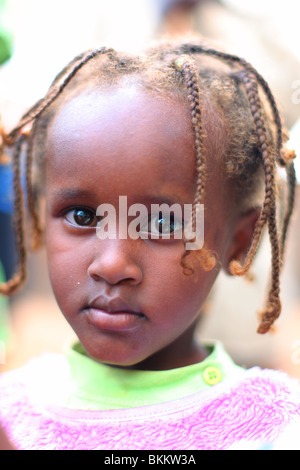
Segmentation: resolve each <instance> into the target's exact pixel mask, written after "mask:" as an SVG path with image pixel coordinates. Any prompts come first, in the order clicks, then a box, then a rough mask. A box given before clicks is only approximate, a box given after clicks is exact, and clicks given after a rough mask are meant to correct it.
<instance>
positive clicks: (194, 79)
mask: <svg viewBox="0 0 300 470" xmlns="http://www.w3.org/2000/svg"><path fill="white" fill-rule="evenodd" d="M175 67H176V68H177V69H178V70H179V71H180V72H181V73H182V76H183V78H184V82H185V85H186V88H187V90H188V101H189V105H190V111H191V123H192V127H193V132H194V138H195V140H194V147H195V153H196V193H195V198H194V201H193V204H192V228H193V230H195V229H196V226H197V225H196V217H197V213H198V211H199V208H200V203H201V201H203V200H204V194H205V180H206V153H205V147H204V140H205V136H204V128H203V122H202V114H201V107H200V96H199V79H198V73H197V68H196V64H195V63H194V61H193V60H192V59H191V57H188V56H182V57H181V58H179V59H178V60H176V61H175ZM186 241H187V240H186ZM189 254H190V251H189V250H185V252H184V254H183V256H182V259H181V264H182V266H183V268H184V272H185V273H186V274H192V273H193V272H194V270H193V268H192V266H189V265H188V263H187V262H186V257H187V256H188V255H189ZM194 254H195V253H194ZM196 256H197V258H198V260H199V261H200V264H201V266H202V268H203V269H204V270H207V271H210V270H211V269H213V268H214V267H215V265H216V258H215V255H214V254H212V253H211V252H210V251H209V250H207V249H206V248H204V247H203V248H202V249H201V250H200V251H197V254H196Z"/></svg>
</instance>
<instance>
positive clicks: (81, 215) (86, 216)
mask: <svg viewBox="0 0 300 470" xmlns="http://www.w3.org/2000/svg"><path fill="white" fill-rule="evenodd" d="M65 219H66V220H67V222H69V223H70V224H71V225H73V226H77V227H78V226H79V227H88V228H90V227H97V224H98V222H99V219H100V218H99V217H97V216H96V214H95V213H94V212H93V211H92V210H91V209H85V208H76V209H72V210H70V211H68V212H67V213H66V214H65Z"/></svg>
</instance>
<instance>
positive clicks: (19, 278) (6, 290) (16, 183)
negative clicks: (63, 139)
mask: <svg viewBox="0 0 300 470" xmlns="http://www.w3.org/2000/svg"><path fill="white" fill-rule="evenodd" d="M25 139H26V136H25V135H24V134H21V135H20V136H19V138H18V140H17V142H16V144H15V148H14V154H13V175H14V176H13V188H14V196H15V199H14V210H15V212H14V217H15V220H14V223H15V232H16V244H17V251H18V257H19V269H18V272H17V273H16V274H15V275H14V276H13V277H12V279H10V280H9V281H8V282H6V283H4V284H2V285H1V286H0V294H3V295H12V294H14V293H15V292H16V291H17V290H18V288H19V287H20V286H21V285H23V284H24V282H25V280H26V277H27V271H26V261H27V251H26V246H25V237H24V201H23V192H22V183H21V170H20V166H21V165H20V156H21V152H22V147H23V143H24V141H25Z"/></svg>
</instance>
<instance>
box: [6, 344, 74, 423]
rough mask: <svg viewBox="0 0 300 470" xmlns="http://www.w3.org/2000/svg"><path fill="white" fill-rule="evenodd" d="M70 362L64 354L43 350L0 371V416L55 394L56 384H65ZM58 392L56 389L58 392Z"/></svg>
mask: <svg viewBox="0 0 300 470" xmlns="http://www.w3.org/2000/svg"><path fill="white" fill-rule="evenodd" d="M67 370H68V369H67V362H66V359H65V357H64V356H63V355H61V354H51V353H49V354H43V355H41V356H40V357H37V358H34V359H31V360H30V361H29V362H28V363H27V364H25V365H24V366H22V367H20V368H18V369H14V370H10V371H7V372H4V373H2V374H0V394H1V406H0V420H1V419H2V420H3V419H4V418H5V416H6V415H10V416H11V412H12V408H13V409H14V410H17V409H18V408H20V407H21V406H23V405H24V404H25V403H26V404H27V403H28V404H29V403H30V402H31V403H36V404H37V403H39V402H40V401H41V397H43V398H42V399H43V401H44V400H46V399H47V397H51V396H52V397H53V396H54V395H55V391H56V390H57V384H63V382H64V381H65V380H66V376H67ZM56 393H57V392H56ZM16 413H17V411H16Z"/></svg>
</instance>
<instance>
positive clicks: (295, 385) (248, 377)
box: [198, 367, 300, 449]
mask: <svg viewBox="0 0 300 470" xmlns="http://www.w3.org/2000/svg"><path fill="white" fill-rule="evenodd" d="M198 418H199V424H201V425H202V426H205V428H206V432H207V434H208V436H210V438H211V439H212V440H211V442H210V444H211V446H212V447H213V448H220V449H221V448H224V447H225V448H227V447H229V446H231V445H233V444H234V443H236V442H239V441H242V440H252V441H253V440H260V441H263V442H273V441H274V440H275V439H277V438H278V436H280V435H281V433H282V432H283V431H284V429H285V428H286V427H287V426H288V425H289V424H290V423H291V422H292V421H293V420H294V419H299V418H300V385H299V382H298V381H297V380H296V379H293V378H290V377H289V376H288V375H287V374H285V373H283V372H279V371H275V370H268V369H265V370H262V369H260V368H256V367H255V368H252V369H249V370H247V371H244V372H243V373H241V374H240V375H239V377H237V378H236V379H234V380H227V381H225V382H224V383H223V384H220V386H219V385H217V386H215V387H214V388H212V389H211V392H210V394H209V395H207V397H206V399H204V400H203V402H202V405H201V406H200V407H199V414H198ZM220 429H222V431H221V432H219V431H218V432H217V433H216V430H220ZM207 442H208V445H210V444H209V439H208V440H207Z"/></svg>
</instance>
